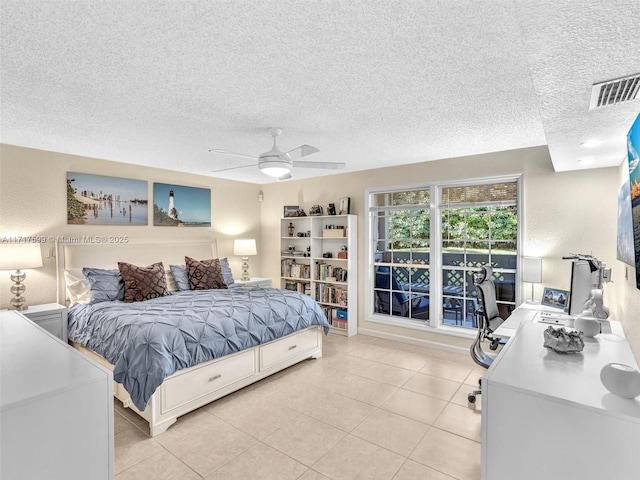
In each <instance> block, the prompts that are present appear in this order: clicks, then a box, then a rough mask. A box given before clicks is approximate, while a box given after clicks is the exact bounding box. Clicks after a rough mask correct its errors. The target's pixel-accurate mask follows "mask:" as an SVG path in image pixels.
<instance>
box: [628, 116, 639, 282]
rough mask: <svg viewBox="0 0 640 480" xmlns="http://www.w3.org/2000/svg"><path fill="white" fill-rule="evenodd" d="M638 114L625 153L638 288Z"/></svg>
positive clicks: (630, 131)
mask: <svg viewBox="0 0 640 480" xmlns="http://www.w3.org/2000/svg"><path fill="white" fill-rule="evenodd" d="M638 152H640V114H638V116H637V117H636V120H635V122H633V125H631V129H630V130H629V134H628V135H627V155H628V159H629V187H630V189H631V212H632V218H633V244H634V250H635V260H636V286H637V287H638V288H640V168H638V161H639V160H640V157H638Z"/></svg>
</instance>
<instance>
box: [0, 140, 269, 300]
mask: <svg viewBox="0 0 640 480" xmlns="http://www.w3.org/2000/svg"><path fill="white" fill-rule="evenodd" d="M0 153H1V157H0V239H2V238H8V237H11V236H15V235H20V236H30V235H43V236H46V237H49V236H56V237H57V236H70V237H78V236H84V235H87V236H89V235H123V236H128V237H130V238H132V239H138V240H144V239H149V238H156V237H158V236H162V237H165V238H176V237H198V238H203V237H207V238H217V239H218V254H219V256H220V257H224V256H227V257H228V258H229V261H230V264H231V267H232V269H233V271H234V276H236V277H237V278H239V277H240V275H241V273H242V270H241V260H240V258H239V257H235V256H234V255H233V239H234V238H237V237H253V238H256V239H257V243H258V252H259V253H260V251H261V238H260V233H261V227H260V223H261V220H260V203H259V202H258V192H259V191H260V187H259V186H258V185H253V184H249V183H244V182H232V181H228V180H221V179H215V178H211V177H204V176H201V175H191V174H186V173H179V172H174V171H169V170H162V169H157V168H149V167H139V166H134V165H128V164H123V163H118V162H111V161H106V160H98V159H95V158H88V157H80V156H76V155H68V154H63V153H56V152H48V151H43V150H35V149H30V148H22V147H16V146H12V145H1V146H0ZM67 172H83V173H91V174H95V175H107V176H112V177H124V178H132V179H139V180H146V181H148V182H149V183H148V188H149V197H148V198H149V200H150V204H151V200H152V199H153V182H160V183H172V184H177V185H186V186H192V187H200V188H210V189H211V225H212V226H211V227H210V228H208V227H202V228H201V227H193V228H179V227H154V226H153V218H152V217H151V213H150V219H149V223H150V224H149V225H148V226H117V227H116V226H105V225H67V194H66V178H67ZM150 212H151V211H150ZM52 246H53V244H51V243H50V242H47V243H45V244H43V245H42V253H43V257H44V258H43V262H44V266H43V268H41V269H37V270H36V269H34V270H29V271H27V280H26V282H25V285H26V287H27V291H26V292H25V294H24V296H25V298H26V299H27V304H28V305H34V304H40V303H49V302H54V301H55V300H56V273H55V259H54V258H53V257H49V258H46V257H47V255H48V253H49V249H50V247H52ZM252 260H254V259H253V258H252ZM251 266H252V268H251V273H252V274H253V275H256V276H257V275H259V274H260V273H261V272H260V271H259V267H260V262H259V258H256V259H255V261H253V262H251ZM11 285H12V283H11V281H10V279H9V272H0V308H8V307H9V302H10V299H11V296H12V295H11V293H10V288H11Z"/></svg>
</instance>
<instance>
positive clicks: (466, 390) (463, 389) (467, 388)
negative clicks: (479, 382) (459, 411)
mask: <svg viewBox="0 0 640 480" xmlns="http://www.w3.org/2000/svg"><path fill="white" fill-rule="evenodd" d="M475 390H477V388H475V387H473V386H471V385H467V384H466V383H462V384H460V388H458V391H457V392H456V393H455V394H454V395H453V397H452V398H451V400H450V402H451V403H455V404H456V405H460V406H461V407H467V408H470V409H471V410H475V411H477V412H480V411H482V408H481V406H482V395H476V403H473V404H472V403H469V400H468V395H469V394H470V393H471V392H473V391H475Z"/></svg>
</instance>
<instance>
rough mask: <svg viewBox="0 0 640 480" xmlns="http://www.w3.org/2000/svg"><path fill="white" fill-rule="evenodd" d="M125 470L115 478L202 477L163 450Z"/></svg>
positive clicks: (178, 479)
mask: <svg viewBox="0 0 640 480" xmlns="http://www.w3.org/2000/svg"><path fill="white" fill-rule="evenodd" d="M163 452H164V453H159V454H157V455H154V456H153V457H151V458H148V459H147V460H145V461H143V462H141V463H139V464H137V465H135V466H133V467H131V468H129V469H127V470H125V471H124V472H122V473H120V474H118V475H117V476H116V480H149V479H153V480H201V479H202V477H201V476H200V475H198V474H197V473H195V472H194V471H193V470H191V469H190V468H189V467H187V466H186V465H185V464H184V463H182V462H181V461H180V460H178V459H177V458H176V457H174V456H173V455H171V454H170V453H168V452H166V451H163Z"/></svg>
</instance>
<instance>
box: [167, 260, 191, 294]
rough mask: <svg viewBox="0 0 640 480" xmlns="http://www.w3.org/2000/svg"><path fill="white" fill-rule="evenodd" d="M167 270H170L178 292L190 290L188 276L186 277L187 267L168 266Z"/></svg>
mask: <svg viewBox="0 0 640 480" xmlns="http://www.w3.org/2000/svg"><path fill="white" fill-rule="evenodd" d="M169 270H171V274H172V275H173V279H174V280H175V281H176V285H177V286H178V290H180V291H181V292H182V291H184V290H191V284H190V283H189V275H187V267H185V266H184V265H169Z"/></svg>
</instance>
